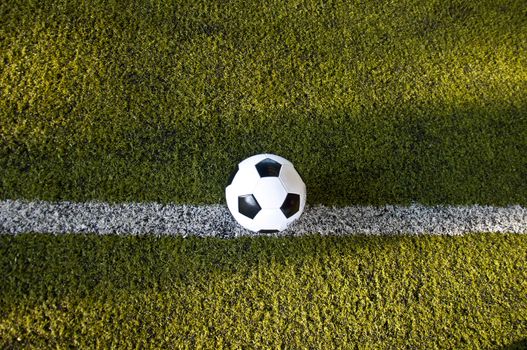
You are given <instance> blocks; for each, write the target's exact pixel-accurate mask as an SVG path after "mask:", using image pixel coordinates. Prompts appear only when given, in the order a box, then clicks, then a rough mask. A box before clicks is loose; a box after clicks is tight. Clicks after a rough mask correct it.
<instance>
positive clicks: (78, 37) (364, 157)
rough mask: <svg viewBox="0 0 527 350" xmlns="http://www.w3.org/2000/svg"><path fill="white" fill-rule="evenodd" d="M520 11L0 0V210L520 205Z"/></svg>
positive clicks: (523, 115) (429, 5) (525, 169)
mask: <svg viewBox="0 0 527 350" xmlns="http://www.w3.org/2000/svg"><path fill="white" fill-rule="evenodd" d="M524 5H525V3H524V1H521V0H512V1H503V0H498V1H496V0H483V1H478V2H470V1H462V0H441V1H439V0H435V1H425V2H423V1H417V0H402V1H359V0H356V1H343V0H337V1H318V0H317V1H315V0H308V1H296V0H290V1H281V0H280V1H278V0H273V1H266V2H259V1H256V0H249V1H247V0H232V1H210V0H206V1H205V0H203V1H195V0H178V1H170V0H161V1H153V0H152V1H143V0H132V1H116V0H108V1H82V0H74V1H70V0H68V1H65V0H59V1H57V0H44V1H27V0H4V1H2V2H0V39H1V40H0V96H1V98H0V136H1V137H0V198H2V199H7V198H10V199H15V198H26V199H35V198H36V199H45V200H64V199H65V200H78V201H84V200H90V199H97V200H105V201H117V202H121V201H134V202H135V201H159V202H178V203H218V202H220V201H222V199H223V188H224V185H225V183H226V181H227V177H228V174H229V173H230V171H231V170H232V168H233V167H234V165H235V164H236V163H237V162H239V161H240V160H242V159H243V158H245V157H247V156H249V155H252V154H255V153H262V152H271V153H276V154H280V155H282V156H284V157H286V158H289V159H290V160H291V161H293V162H294V163H295V165H296V167H297V168H298V169H299V171H300V172H301V173H302V175H303V176H304V180H305V182H306V184H307V187H308V194H309V195H308V201H309V202H310V203H323V204H336V205H349V204H385V203H390V204H397V203H402V204H407V203H410V202H420V203H423V204H438V203H441V204H442V203H450V204H471V203H479V204H493V205H506V204H510V203H515V204H523V205H525V204H527V186H525V179H526V178H527V160H526V157H525V154H527V102H526V101H527V98H526V97H527V85H526V81H527V59H526V58H527V54H526V53H527V31H526V30H525V28H526V26H527V16H526V12H525V6H524Z"/></svg>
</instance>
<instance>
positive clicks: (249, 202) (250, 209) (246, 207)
mask: <svg viewBox="0 0 527 350" xmlns="http://www.w3.org/2000/svg"><path fill="white" fill-rule="evenodd" d="M260 209H262V208H261V207H260V204H258V202H257V201H256V198H254V196H253V195H252V194H246V195H244V196H239V197H238V211H239V212H240V214H242V215H245V216H247V217H248V218H251V219H254V217H255V216H256V214H258V212H259V211H260Z"/></svg>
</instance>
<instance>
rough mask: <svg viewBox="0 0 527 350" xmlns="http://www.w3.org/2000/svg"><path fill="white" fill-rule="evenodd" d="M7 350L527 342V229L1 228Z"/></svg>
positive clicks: (1, 343)
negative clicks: (302, 233)
mask: <svg viewBox="0 0 527 350" xmlns="http://www.w3.org/2000/svg"><path fill="white" fill-rule="evenodd" d="M0 269H1V274H2V276H3V279H4V282H3V283H2V284H1V285H0V292H1V294H2V298H1V299H0V300H1V301H0V315H2V317H1V321H0V347H2V348H28V347H34V348H47V347H49V348H67V347H75V348H95V347H97V348H110V347H115V348H120V349H122V348H145V347H147V348H148V347H154V348H162V349H169V348H189V349H196V348H198V349H199V348H208V349H219V348H222V347H223V348H226V349H234V348H247V349H262V348H273V349H274V348H287V349H338V348H345V349H350V348H358V349H381V348H383V349H384V348H385V349H403V348H407V349H416V348H419V349H439V348H441V349H509V348H510V349H512V348H514V347H513V345H514V346H517V348H518V349H522V346H527V293H525V291H526V290H527V235H503V234H487V235H480V234H475V235H466V236H461V237H446V236H439V237H438V236H435V237H434V236H425V237H408V236H405V237H364V236H356V237H325V238H322V237H319V236H307V237H303V238H263V237H260V238H242V239H236V240H221V239H212V238H207V239H200V238H186V239H185V238H170V237H164V238H155V237H118V236H94V235H86V236H84V235H79V236H77V235H65V236H47V235H21V236H15V237H12V236H0Z"/></svg>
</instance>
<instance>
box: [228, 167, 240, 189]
mask: <svg viewBox="0 0 527 350" xmlns="http://www.w3.org/2000/svg"><path fill="white" fill-rule="evenodd" d="M239 169H240V167H239V166H238V165H236V168H235V169H234V170H233V171H232V173H231V175H229V179H228V180H227V186H230V184H232V181H233V180H234V177H235V176H236V174H237V173H238V170H239Z"/></svg>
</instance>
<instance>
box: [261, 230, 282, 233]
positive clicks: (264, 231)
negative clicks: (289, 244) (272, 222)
mask: <svg viewBox="0 0 527 350" xmlns="http://www.w3.org/2000/svg"><path fill="white" fill-rule="evenodd" d="M277 232H280V231H278V230H260V231H258V233H277Z"/></svg>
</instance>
